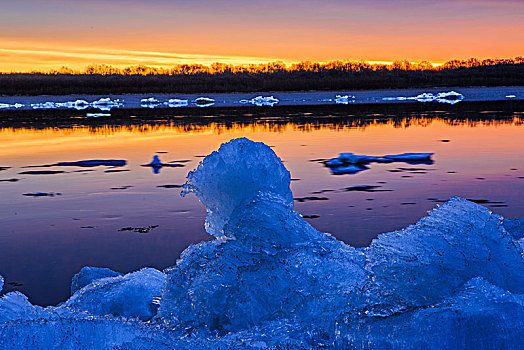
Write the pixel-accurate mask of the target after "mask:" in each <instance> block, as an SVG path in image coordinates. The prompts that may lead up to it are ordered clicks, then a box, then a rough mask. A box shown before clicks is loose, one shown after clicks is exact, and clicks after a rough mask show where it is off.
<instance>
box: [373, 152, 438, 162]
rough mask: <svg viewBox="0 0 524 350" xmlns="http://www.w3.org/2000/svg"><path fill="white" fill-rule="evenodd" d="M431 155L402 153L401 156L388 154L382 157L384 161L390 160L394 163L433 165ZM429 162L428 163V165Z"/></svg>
mask: <svg viewBox="0 0 524 350" xmlns="http://www.w3.org/2000/svg"><path fill="white" fill-rule="evenodd" d="M432 155H433V153H402V154H388V155H385V156H382V158H384V159H386V160H392V161H395V162H409V163H427V164H431V163H433V162H432V161H431V156H432ZM428 162H429V163H428Z"/></svg>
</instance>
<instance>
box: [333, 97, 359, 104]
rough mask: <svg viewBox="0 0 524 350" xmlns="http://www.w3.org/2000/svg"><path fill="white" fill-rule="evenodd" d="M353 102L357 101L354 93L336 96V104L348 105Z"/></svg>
mask: <svg viewBox="0 0 524 350" xmlns="http://www.w3.org/2000/svg"><path fill="white" fill-rule="evenodd" d="M353 102H355V96H353V95H351V96H350V95H344V96H342V95H337V96H336V97H335V103H336V104H344V105H348V104H350V103H353Z"/></svg>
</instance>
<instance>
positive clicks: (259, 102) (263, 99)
mask: <svg viewBox="0 0 524 350" xmlns="http://www.w3.org/2000/svg"><path fill="white" fill-rule="evenodd" d="M278 102H279V100H278V98H275V97H273V96H257V97H254V98H252V99H251V100H240V103H244V104H246V103H251V104H253V105H255V106H259V107H261V106H271V107H273V106H274V105H276V104H277V103H278Z"/></svg>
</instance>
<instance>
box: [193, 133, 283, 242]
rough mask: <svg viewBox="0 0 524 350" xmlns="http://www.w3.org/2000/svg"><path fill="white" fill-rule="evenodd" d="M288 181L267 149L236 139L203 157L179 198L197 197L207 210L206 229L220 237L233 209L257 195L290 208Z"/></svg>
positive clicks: (275, 157)
mask: <svg viewBox="0 0 524 350" xmlns="http://www.w3.org/2000/svg"><path fill="white" fill-rule="evenodd" d="M290 179H291V178H290V174H289V171H288V170H287V169H286V168H285V167H284V165H283V164H282V161H281V160H280V158H278V157H277V155H276V154H275V153H274V152H273V151H272V150H271V148H270V147H268V146H266V145H265V144H263V143H254V142H253V141H251V140H248V139H246V138H240V139H235V140H232V141H230V142H228V143H225V144H223V145H222V146H220V149H219V150H218V151H215V152H213V153H211V154H210V155H208V156H207V157H206V158H204V160H203V161H202V162H201V163H200V164H199V165H198V167H197V168H196V169H195V170H193V171H191V172H190V173H189V174H188V175H187V183H186V184H185V185H184V191H183V195H186V194H187V193H190V192H193V193H195V194H196V195H197V197H198V198H199V199H200V201H201V202H202V203H203V204H204V205H205V206H206V208H207V219H206V230H207V231H208V232H209V233H210V234H212V235H213V236H215V237H223V236H224V226H225V225H226V224H227V222H228V221H229V218H230V217H231V214H232V212H233V210H234V209H235V208H236V207H237V206H239V205H241V204H242V203H243V202H246V201H249V200H251V199H253V198H254V197H255V196H256V195H257V194H258V193H260V192H261V193H268V194H271V195H274V196H276V197H278V198H280V199H281V201H282V202H283V203H285V204H286V205H288V206H289V208H293V195H292V193H291V190H290V189H289V184H290ZM239 189H241V190H239Z"/></svg>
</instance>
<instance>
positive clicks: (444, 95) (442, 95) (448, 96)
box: [382, 91, 464, 105]
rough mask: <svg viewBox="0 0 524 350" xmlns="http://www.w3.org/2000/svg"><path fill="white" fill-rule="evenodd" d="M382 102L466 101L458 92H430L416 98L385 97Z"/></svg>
mask: <svg viewBox="0 0 524 350" xmlns="http://www.w3.org/2000/svg"><path fill="white" fill-rule="evenodd" d="M382 100H384V101H407V100H414V101H417V102H439V103H448V104H452V105H453V104H455V103H459V102H460V101H462V100H464V95H462V94H460V93H458V92H456V91H449V92H439V93H438V94H436V95H434V94H432V93H430V92H424V93H422V94H420V95H417V96H414V97H403V96H400V97H384V98H383V99H382Z"/></svg>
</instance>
